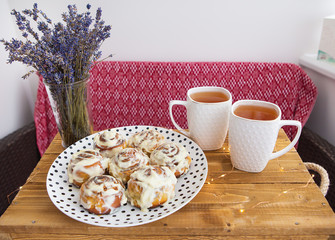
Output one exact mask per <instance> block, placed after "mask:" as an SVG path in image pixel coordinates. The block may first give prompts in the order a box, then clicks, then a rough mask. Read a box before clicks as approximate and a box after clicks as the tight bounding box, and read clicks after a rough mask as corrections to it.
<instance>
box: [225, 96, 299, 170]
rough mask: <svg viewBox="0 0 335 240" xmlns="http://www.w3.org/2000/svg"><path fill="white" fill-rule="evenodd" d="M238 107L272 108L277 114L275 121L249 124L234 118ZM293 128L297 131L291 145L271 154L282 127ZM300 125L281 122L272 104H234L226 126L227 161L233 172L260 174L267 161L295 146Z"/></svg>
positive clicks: (277, 108) (245, 101)
mask: <svg viewBox="0 0 335 240" xmlns="http://www.w3.org/2000/svg"><path fill="white" fill-rule="evenodd" d="M241 105H248V106H250V105H253V106H262V107H267V108H272V109H274V110H275V111H276V112H277V117H276V119H274V120H251V119H247V118H243V117H240V116H237V115H236V114H235V113H234V112H235V110H236V108H237V107H239V106H241ZM286 125H290V126H296V127H297V128H298V131H297V133H296V135H295V137H294V139H293V141H292V142H291V143H290V144H288V146H286V147H285V148H283V149H281V150H280V151H277V152H273V150H274V147H275V144H276V141H277V138H278V132H279V130H280V128H281V127H283V126H286ZM300 133H301V123H300V122H299V121H295V120H281V110H280V108H279V107H278V106H277V105H276V104H273V103H270V102H264V101H258V100H240V101H237V102H235V103H234V104H233V106H232V109H231V118H230V123H229V145H230V158H231V161H232V164H233V166H234V167H235V168H237V169H240V170H243V171H246V172H261V171H263V169H264V168H265V167H266V165H267V163H268V161H269V160H271V159H274V158H277V157H279V156H281V155H283V154H285V153H286V152H288V151H289V150H290V149H291V148H293V146H294V145H295V144H296V143H297V141H298V139H299V137H300Z"/></svg>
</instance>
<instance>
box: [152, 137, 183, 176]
mask: <svg viewBox="0 0 335 240" xmlns="http://www.w3.org/2000/svg"><path fill="white" fill-rule="evenodd" d="M188 156H189V153H188V152H187V150H186V148H184V147H183V146H182V145H180V144H178V143H163V144H161V145H160V146H158V147H157V148H156V149H155V150H154V151H153V152H152V153H151V155H150V164H153V165H155V164H156V165H160V166H167V167H168V168H170V170H171V171H172V172H173V173H175V172H176V171H178V172H180V173H181V174H183V173H185V172H187V170H188V168H189V162H188V159H186V158H187V157H188ZM185 169H187V170H186V171H185Z"/></svg>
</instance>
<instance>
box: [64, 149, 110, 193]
mask: <svg viewBox="0 0 335 240" xmlns="http://www.w3.org/2000/svg"><path fill="white" fill-rule="evenodd" d="M104 163H105V162H104V158H103V157H102V156H101V154H100V153H99V152H98V151H95V150H93V149H83V150H81V151H79V152H77V153H74V154H73V155H72V157H71V160H70V162H69V166H68V177H69V182H70V183H73V184H74V185H75V186H77V187H80V186H81V185H82V184H83V183H84V182H85V181H86V180H88V179H89V178H90V177H92V176H99V175H103V174H104V173H105V170H106V166H105V164H104Z"/></svg>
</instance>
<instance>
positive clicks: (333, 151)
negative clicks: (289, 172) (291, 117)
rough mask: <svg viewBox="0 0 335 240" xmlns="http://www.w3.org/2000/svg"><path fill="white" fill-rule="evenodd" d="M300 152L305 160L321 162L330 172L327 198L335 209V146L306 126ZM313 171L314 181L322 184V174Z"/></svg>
mask: <svg viewBox="0 0 335 240" xmlns="http://www.w3.org/2000/svg"><path fill="white" fill-rule="evenodd" d="M298 153H299V155H300V157H301V159H302V160H303V161H304V162H313V163H316V164H319V165H320V166H322V167H323V168H324V169H325V170H326V171H327V172H328V175H329V180H330V185H329V189H328V192H327V195H326V198H327V200H328V203H329V205H330V206H331V207H332V209H333V211H335V184H334V183H335V147H334V146H333V145H332V144H330V143H329V142H328V141H326V140H325V139H323V138H322V137H320V136H319V135H317V134H316V133H314V132H313V131H312V130H310V129H308V128H306V127H304V128H303V130H302V133H301V136H300V140H299V145H298ZM311 173H313V174H315V178H314V181H315V182H316V183H317V184H320V176H318V174H317V173H316V172H314V171H311Z"/></svg>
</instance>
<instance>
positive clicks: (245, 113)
mask: <svg viewBox="0 0 335 240" xmlns="http://www.w3.org/2000/svg"><path fill="white" fill-rule="evenodd" d="M234 114H235V115H237V116H239V117H242V118H247V119H251V120H264V121H267V120H274V119H276V118H277V117H278V113H277V111H276V110H275V109H274V108H269V107H264V106H256V105H241V106H238V107H237V108H236V109H235V111H234Z"/></svg>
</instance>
